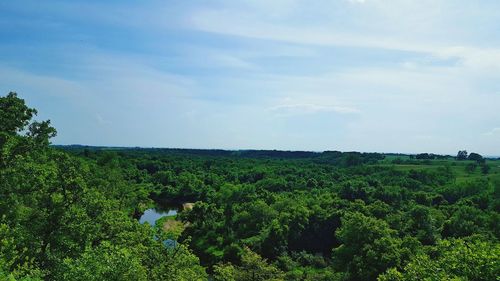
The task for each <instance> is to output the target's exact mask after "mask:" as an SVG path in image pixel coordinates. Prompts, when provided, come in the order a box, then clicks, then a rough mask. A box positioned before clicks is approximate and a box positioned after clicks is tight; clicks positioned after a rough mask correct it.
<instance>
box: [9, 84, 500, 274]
mask: <svg viewBox="0 0 500 281" xmlns="http://www.w3.org/2000/svg"><path fill="white" fill-rule="evenodd" d="M35 116H36V110H35V109H31V108H29V107H28V106H27V105H26V104H25V102H24V100H22V99H20V98H19V97H18V96H17V95H16V94H15V93H9V94H8V95H7V96H5V97H2V98H0V121H1V122H0V279H1V280H4V279H6V280H207V279H208V278H209V276H211V278H212V280H218V281H223V280H224V281H225V280H228V281H229V280H345V281H348V280H377V279H379V280H495V278H497V276H500V265H499V260H500V250H499V242H498V239H499V237H500V227H499V225H500V215H499V211H500V169H499V167H500V165H499V162H497V161H498V160H491V159H484V158H482V157H481V158H482V159H483V160H481V163H480V165H481V169H477V168H476V169H473V170H470V169H469V168H468V166H467V165H469V164H470V163H474V164H475V165H478V164H477V162H478V161H477V160H476V159H475V158H477V156H475V155H474V154H473V153H471V154H470V155H474V156H472V157H473V158H474V159H470V160H474V161H475V162H472V161H455V159H453V157H451V156H450V157H447V156H439V155H435V154H427V153H426V154H420V155H419V156H418V157H410V156H408V155H402V154H398V155H382V154H376V153H358V152H347V153H343V152H338V151H327V152H323V153H316V152H288V151H254V150H247V151H222V150H179V149H139V148H121V149H117V148H107V147H83V146H65V147H59V146H56V147H53V146H51V145H50V143H49V142H50V138H51V137H53V136H55V129H54V128H52V127H51V125H50V122H49V121H35V120H33V118H34V117H35ZM460 155H461V156H465V158H464V159H462V158H463V157H462V158H461V157H457V158H460V160H467V153H466V152H465V153H463V152H462V153H461V154H460V153H459V156H460ZM470 155H469V157H470ZM483 167H487V168H483ZM483 169H487V170H488V171H487V173H485V172H484V171H483ZM182 203H194V204H187V206H190V207H186V208H184V209H183V211H180V212H179V214H178V215H177V216H175V217H165V218H163V220H159V221H157V225H156V226H154V227H151V226H149V225H148V224H140V223H139V222H138V220H137V218H138V217H139V216H140V215H141V214H142V213H143V212H144V211H145V210H146V209H148V208H151V207H153V206H162V205H166V204H177V205H179V204H182ZM172 226H175V227H176V228H175V229H172V228H170V227H172ZM166 239H170V240H166ZM172 239H174V240H175V241H173V240H172ZM165 241H170V242H169V243H165Z"/></svg>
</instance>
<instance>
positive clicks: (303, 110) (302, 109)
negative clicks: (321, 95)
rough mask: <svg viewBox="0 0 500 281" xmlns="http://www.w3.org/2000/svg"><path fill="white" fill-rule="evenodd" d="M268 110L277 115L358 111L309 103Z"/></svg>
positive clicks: (357, 111)
mask: <svg viewBox="0 0 500 281" xmlns="http://www.w3.org/2000/svg"><path fill="white" fill-rule="evenodd" d="M269 110H271V111H274V112H276V113H277V114H279V115H295V114H314V113H319V112H333V113H339V114H352V113H359V110H358V109H356V108H352V107H342V106H328V105H318V104H310V103H302V104H282V105H276V106H273V107H270V108H269Z"/></svg>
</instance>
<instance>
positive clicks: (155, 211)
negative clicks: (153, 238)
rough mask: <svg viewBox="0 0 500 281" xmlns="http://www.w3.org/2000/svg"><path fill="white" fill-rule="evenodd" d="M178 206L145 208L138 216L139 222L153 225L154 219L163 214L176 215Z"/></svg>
mask: <svg viewBox="0 0 500 281" xmlns="http://www.w3.org/2000/svg"><path fill="white" fill-rule="evenodd" d="M177 212H178V208H175V207H164V208H159V207H155V208H151V209H147V210H146V211H145V212H144V214H142V216H141V217H140V218H139V223H141V224H143V223H146V222H147V223H149V225H151V226H154V225H155V223H156V221H157V220H159V219H160V218H162V217H164V216H174V215H177Z"/></svg>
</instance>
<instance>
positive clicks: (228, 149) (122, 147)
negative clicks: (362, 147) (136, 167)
mask: <svg viewBox="0 0 500 281" xmlns="http://www.w3.org/2000/svg"><path fill="white" fill-rule="evenodd" d="M52 145H53V146H81V147H99V148H100V147H102V148H118V149H134V148H139V149H179V150H222V151H251V150H267V151H289V152H314V153H322V152H326V151H340V152H360V153H380V154H403V155H417V154H419V153H431V154H435V155H444V156H452V157H455V156H456V154H457V153H436V152H432V151H419V152H398V151H396V152H390V151H359V150H338V149H329V150H302V149H276V148H206V147H161V146H114V145H88V144H79V143H73V144H58V143H53V144H52ZM464 150H466V149H464ZM457 152H458V151H457ZM467 152H468V153H471V152H476V151H467ZM476 153H477V152H476ZM482 156H483V157H486V158H498V157H500V155H488V154H485V155H482Z"/></svg>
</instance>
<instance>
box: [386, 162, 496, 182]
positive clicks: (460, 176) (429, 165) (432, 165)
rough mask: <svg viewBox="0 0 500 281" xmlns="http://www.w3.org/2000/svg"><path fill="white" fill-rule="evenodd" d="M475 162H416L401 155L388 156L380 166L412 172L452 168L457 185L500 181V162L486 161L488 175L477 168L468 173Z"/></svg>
mask: <svg viewBox="0 0 500 281" xmlns="http://www.w3.org/2000/svg"><path fill="white" fill-rule="evenodd" d="M397 159H400V160H402V161H403V163H401V164H395V163H393V162H394V161H395V160H397ZM406 160H411V161H412V163H411V164H406V163H404V161H406ZM474 163H475V162H474V161H469V160H466V161H457V160H455V159H439V160H415V159H410V157H409V156H405V155H403V156H399V155H387V156H386V158H385V159H384V160H382V161H380V163H379V164H377V165H378V166H381V167H392V168H394V169H396V170H399V171H410V170H417V171H419V170H420V171H421V170H435V169H438V168H439V167H446V166H448V167H450V169H451V170H452V171H453V174H454V175H455V177H456V181H455V182H456V183H461V182H466V181H468V180H474V179H478V178H488V179H489V180H499V181H500V160H486V165H488V166H489V167H490V170H489V172H488V174H483V173H482V171H481V167H479V166H478V167H476V169H475V170H474V171H473V172H469V171H467V169H466V167H467V166H468V165H470V164H474Z"/></svg>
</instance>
